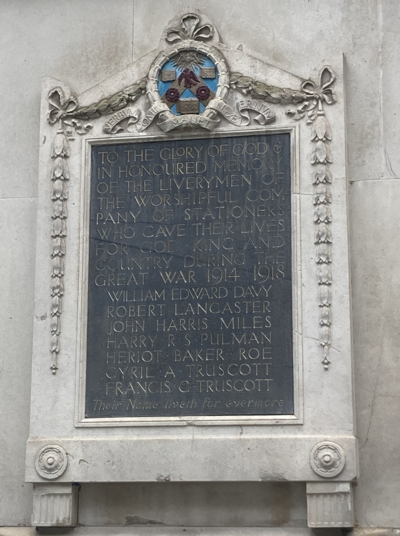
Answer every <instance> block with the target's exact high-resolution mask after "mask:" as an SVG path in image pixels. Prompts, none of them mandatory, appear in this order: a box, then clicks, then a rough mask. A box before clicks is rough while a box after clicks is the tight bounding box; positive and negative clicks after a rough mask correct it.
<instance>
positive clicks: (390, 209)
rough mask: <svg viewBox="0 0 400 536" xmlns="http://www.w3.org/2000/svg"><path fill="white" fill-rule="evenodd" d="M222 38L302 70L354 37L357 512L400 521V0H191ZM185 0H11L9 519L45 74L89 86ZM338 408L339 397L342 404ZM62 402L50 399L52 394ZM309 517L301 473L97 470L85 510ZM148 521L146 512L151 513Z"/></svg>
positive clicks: (193, 518) (22, 511) (23, 425)
mask: <svg viewBox="0 0 400 536" xmlns="http://www.w3.org/2000/svg"><path fill="white" fill-rule="evenodd" d="M192 7H196V8H198V9H201V10H202V11H203V12H204V13H206V14H207V15H208V16H209V17H210V18H211V19H212V20H213V21H214V23H215V24H216V26H217V27H218V30H219V32H220V34H221V36H222V38H223V40H224V42H225V43H226V44H227V45H228V46H230V47H232V48H236V47H239V46H241V47H243V50H244V51H245V52H247V53H248V54H251V55H254V56H256V57H260V58H262V59H264V60H265V61H267V62H270V63H272V64H276V65H277V66H279V67H281V68H284V69H287V70H289V71H291V72H293V73H296V74H298V75H300V76H306V75H307V73H309V72H311V71H312V70H313V69H314V68H315V67H317V66H319V65H323V64H325V63H329V58H330V57H331V56H333V55H335V54H337V52H341V51H342V52H343V53H344V54H345V59H346V68H347V77H346V80H347V81H346V84H347V87H346V89H347V135H348V164H349V167H348V171H349V176H348V178H349V190H350V207H349V215H350V223H351V226H350V230H349V232H350V244H351V258H350V264H351V270H352V282H353V288H352V301H353V330H354V357H355V368H354V371H355V392H356V411H357V435H358V438H359V441H360V479H359V483H358V486H357V488H356V518H357V523H358V524H359V525H361V526H365V527H368V526H370V527H396V526H397V527H399V526H400V509H399V507H398V497H399V496H400V450H399V448H398V445H399V442H400V428H399V426H398V415H399V414H400V390H399V375H400V363H399V359H398V348H399V347H400V335H399V329H398V325H399V321H398V320H399V318H398V317H399V305H398V304H399V298H400V296H399V294H400V285H399V283H400V281H399V279H400V270H399V265H400V248H399V247H398V246H397V234H398V229H399V224H400V211H399V209H398V207H399V202H400V181H399V177H400V151H399V150H398V147H399V129H398V126H397V121H398V117H400V103H399V99H398V96H397V94H398V82H399V68H398V66H399V56H400V31H399V30H400V4H399V3H398V1H397V0H351V1H349V0H336V1H335V2H332V1H331V0H308V1H307V0H286V1H282V0H268V1H266V0H248V1H246V2H244V1H243V0H229V1H228V0H220V1H219V2H215V0H202V1H201V2H200V1H196V0H193V1H192ZM188 8H190V5H188V4H187V3H186V2H184V1H180V0H165V1H163V2H160V1H159V0H146V1H145V0H113V1H112V2H111V1H109V0H108V1H107V0H65V1H61V0H52V1H50V0H35V1H31V0H29V1H28V0H13V1H8V0H2V1H1V2H0V51H1V57H2V60H1V62H0V69H1V76H0V87H1V93H0V94H1V98H2V103H3V107H2V108H3V114H2V120H1V121H0V132H1V134H0V139H1V143H0V162H1V166H0V228H1V230H2V233H1V235H0V259H1V262H0V294H1V308H0V326H1V327H0V333H1V335H0V337H1V338H0V341H1V346H0V347H1V352H0V360H1V373H0V404H1V406H0V407H1V411H0V430H1V434H0V441H1V442H0V445H1V468H0V525H10V526H17V525H29V524H30V514H31V486H30V484H25V483H24V451H25V441H26V438H27V436H28V420H29V419H28V415H29V390H30V366H31V365H30V363H31V359H30V352H31V339H32V317H33V291H34V268H33V267H34V255H35V222H36V192H37V189H36V184H37V169H38V145H39V143H41V141H42V140H39V127H38V124H39V98H40V77H41V76H42V75H51V76H54V77H58V78H60V79H61V80H63V81H65V82H66V83H67V84H68V85H69V86H70V87H71V88H72V89H73V90H74V91H75V92H77V93H79V92H82V91H84V90H85V89H86V88H89V87H91V86H93V85H94V84H96V82H99V81H101V80H103V79H105V78H107V77H108V76H110V75H111V74H113V73H116V72H118V71H119V70H121V69H122V68H124V67H125V66H126V65H127V64H129V63H130V62H131V61H132V59H133V58H138V57H140V56H142V55H143V54H147V53H148V52H150V51H151V50H152V49H153V48H155V46H156V45H157V43H158V39H159V38H160V36H161V33H162V31H163V29H164V27H165V26H166V24H167V23H168V21H169V20H170V19H171V18H172V17H173V15H175V13H176V12H178V11H180V10H183V9H188ZM331 410H332V411H335V410H336V408H331ZM49 411H51V408H49ZM137 518H142V519H144V520H145V519H147V520H152V521H155V522H160V523H165V524H166V525H174V524H177V525H185V524H186V525H199V524H202V525H227V526H235V525H237V526H246V525H247V526H252V525H253V526H257V525H258V526H260V525H266V526H286V527H290V526H292V527H295V526H297V527H304V526H305V524H306V506H305V488H304V486H303V485H301V484H296V485H291V484H265V483H260V484H241V485H237V484H223V485H222V484H215V485H211V484H207V485H202V484H182V485H181V484H168V485H164V484H148V485H142V484H132V485H127V484H125V485H123V486H119V485H115V484H113V485H102V486H95V485H86V486H84V487H83V489H82V492H81V507H80V522H81V523H83V524H86V525H93V524H94V525H102V524H108V525H112V524H114V525H124V524H135V522H137ZM139 521H140V520H139Z"/></svg>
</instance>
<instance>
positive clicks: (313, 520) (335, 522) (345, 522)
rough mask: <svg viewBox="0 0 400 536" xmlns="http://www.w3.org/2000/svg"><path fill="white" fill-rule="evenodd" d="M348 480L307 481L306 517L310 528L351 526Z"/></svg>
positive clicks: (350, 487) (350, 497)
mask: <svg viewBox="0 0 400 536" xmlns="http://www.w3.org/2000/svg"><path fill="white" fill-rule="evenodd" d="M353 512H354V510H353V489H352V485H351V483H350V482H309V483H307V518H308V526H309V527H310V528H317V529H320V528H329V527H331V528H333V527H343V528H346V527H348V528H351V527H353V525H354V513H353Z"/></svg>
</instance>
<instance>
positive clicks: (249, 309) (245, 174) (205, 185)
mask: <svg viewBox="0 0 400 536" xmlns="http://www.w3.org/2000/svg"><path fill="white" fill-rule="evenodd" d="M290 147H291V143H290V134H289V133H273V134H265V133H261V134H251V135H240V136H229V137H220V138H212V139H210V138H204V139H188V140H159V141H145V142H142V141H136V142H134V143H132V142H131V143H128V142H120V143H117V144H112V145H110V144H107V145H94V146H92V149H91V180H90V229H89V274H88V298H87V299H88V302H87V314H88V317H87V370H86V409H85V414H86V417H87V418H105V417H108V418H110V417H179V416H234V415H237V416H239V415H241V416H243V415H291V414H293V411H294V393H293V340H292V329H293V328H292V262H291V236H292V233H291V164H290V160H291V155H290Z"/></svg>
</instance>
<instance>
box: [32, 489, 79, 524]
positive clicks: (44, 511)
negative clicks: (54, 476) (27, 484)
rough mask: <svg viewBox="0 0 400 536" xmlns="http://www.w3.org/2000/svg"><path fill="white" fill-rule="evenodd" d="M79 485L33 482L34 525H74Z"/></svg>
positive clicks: (76, 514)
mask: <svg viewBox="0 0 400 536" xmlns="http://www.w3.org/2000/svg"><path fill="white" fill-rule="evenodd" d="M78 493H79V486H78V485H75V484H34V485H33V513H32V525H33V526H34V527H75V526H76V525H77V523H78Z"/></svg>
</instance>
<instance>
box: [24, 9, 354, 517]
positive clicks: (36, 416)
mask: <svg viewBox="0 0 400 536" xmlns="http://www.w3.org/2000/svg"><path fill="white" fill-rule="evenodd" d="M306 59H307V58H306ZM286 63H287V62H284V65H286ZM229 66H234V71H232V72H231V70H230V68H229ZM296 72H297V73H301V76H299V75H298V74H294V73H289V72H287V71H286V70H284V69H283V68H281V67H279V66H274V65H271V64H268V63H266V62H265V61H263V60H262V58H258V59H257V58H254V57H250V56H248V55H247V54H245V53H244V52H243V51H241V50H240V49H238V48H237V44H235V46H234V47H233V48H230V47H229V46H226V45H221V38H220V36H219V35H218V31H217V30H216V28H215V27H214V25H213V24H212V21H211V20H210V19H209V18H208V17H207V16H205V15H203V14H200V13H197V12H196V13H186V14H185V15H182V14H179V15H177V16H176V17H175V18H174V20H173V21H171V23H169V25H168V27H166V28H165V31H164V33H163V38H162V39H161V41H160V44H159V46H158V48H157V50H156V52H155V54H153V53H152V54H150V55H146V56H144V57H143V58H140V59H137V60H135V61H134V62H133V63H132V64H131V65H129V66H127V68H126V69H124V70H123V71H121V72H119V73H116V74H115V75H113V76H112V77H109V78H107V79H106V80H105V81H104V82H102V83H99V84H97V83H96V85H94V86H93V87H92V88H89V89H87V90H85V91H84V92H83V93H81V94H80V95H75V94H74V93H73V91H72V89H71V88H70V87H69V86H68V85H67V84H65V83H64V82H61V81H60V80H58V79H54V78H46V79H44V82H43V91H42V104H41V134H40V140H41V143H40V171H39V199H38V203H39V204H38V214H39V216H38V222H37V223H38V226H37V252H36V259H37V260H36V283H35V285H36V293H35V303H36V309H35V323H34V344H33V367H32V410H31V414H32V418H31V423H30V438H29V440H28V445H27V464H26V471H27V472H26V478H27V481H28V482H33V483H34V484H35V486H36V490H37V499H35V500H36V501H37V502H36V503H35V504H37V506H36V507H35V508H36V512H37V513H36V514H35V515H37V519H39V517H40V515H41V513H40V512H42V511H47V510H46V508H47V506H46V505H47V502H46V501H47V497H50V498H49V499H48V501H53V499H52V497H53V496H56V495H48V492H49V487H50V488H52V489H53V490H54V494H58V495H60V494H61V492H62V493H63V494H64V495H65V502H66V503H67V501H69V502H68V504H70V505H74V508H75V511H76V504H77V500H76V486H74V485H73V483H74V482H80V483H85V482H90V483H95V482H109V483H111V482H160V481H171V482H215V481H218V482H239V481H245V482H259V481H260V480H263V481H270V482H273V481H279V482H282V481H283V480H285V481H287V482H306V483H307V494H308V504H309V512H310V526H313V527H318V526H327V525H328V524H329V526H340V527H348V526H351V523H352V521H351V515H350V514H351V506H350V507H348V506H347V505H350V504H351V485H352V484H351V483H352V482H354V481H355V479H356V478H357V441H356V438H355V436H354V415H353V407H354V405H353V378H352V370H353V369H352V350H351V329H350V326H351V322H350V300H349V297H350V292H349V289H350V280H349V269H348V251H349V250H348V223H347V180H346V150H345V137H344V133H345V120H344V117H345V110H344V102H345V99H344V91H343V87H344V75H343V58H342V56H341V55H340V56H339V57H337V58H336V59H335V58H333V61H332V65H328V64H326V65H320V66H316V70H314V71H310V69H309V65H308V63H307V62H305V64H304V65H298V66H296ZM135 427H136V428H135ZM232 460H233V461H232ZM321 479H323V480H321ZM53 481H54V484H53ZM53 486H54V487H53ZM62 486H63V487H62ZM52 493H53V492H52ZM58 495H57V496H58ZM57 500H58V499H57ZM321 504H323V505H325V506H324V507H323V508H321V506H320V505H321ZM343 504H344V505H346V508H347V510H346V512H345V514H343V511H344V510H343ZM315 512H320V513H321V512H322V513H321V515H320V514H318V515H319V516H320V517H319V518H318V519H317V520H316V518H315V515H314V513H315ZM325 513H326V515H325ZM57 522H58V521H57V520H56V521H54V523H53V522H52V524H53V525H54V526H56V525H57ZM46 523H49V522H48V520H45V521H43V523H42V525H41V526H46ZM71 524H72V521H71Z"/></svg>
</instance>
